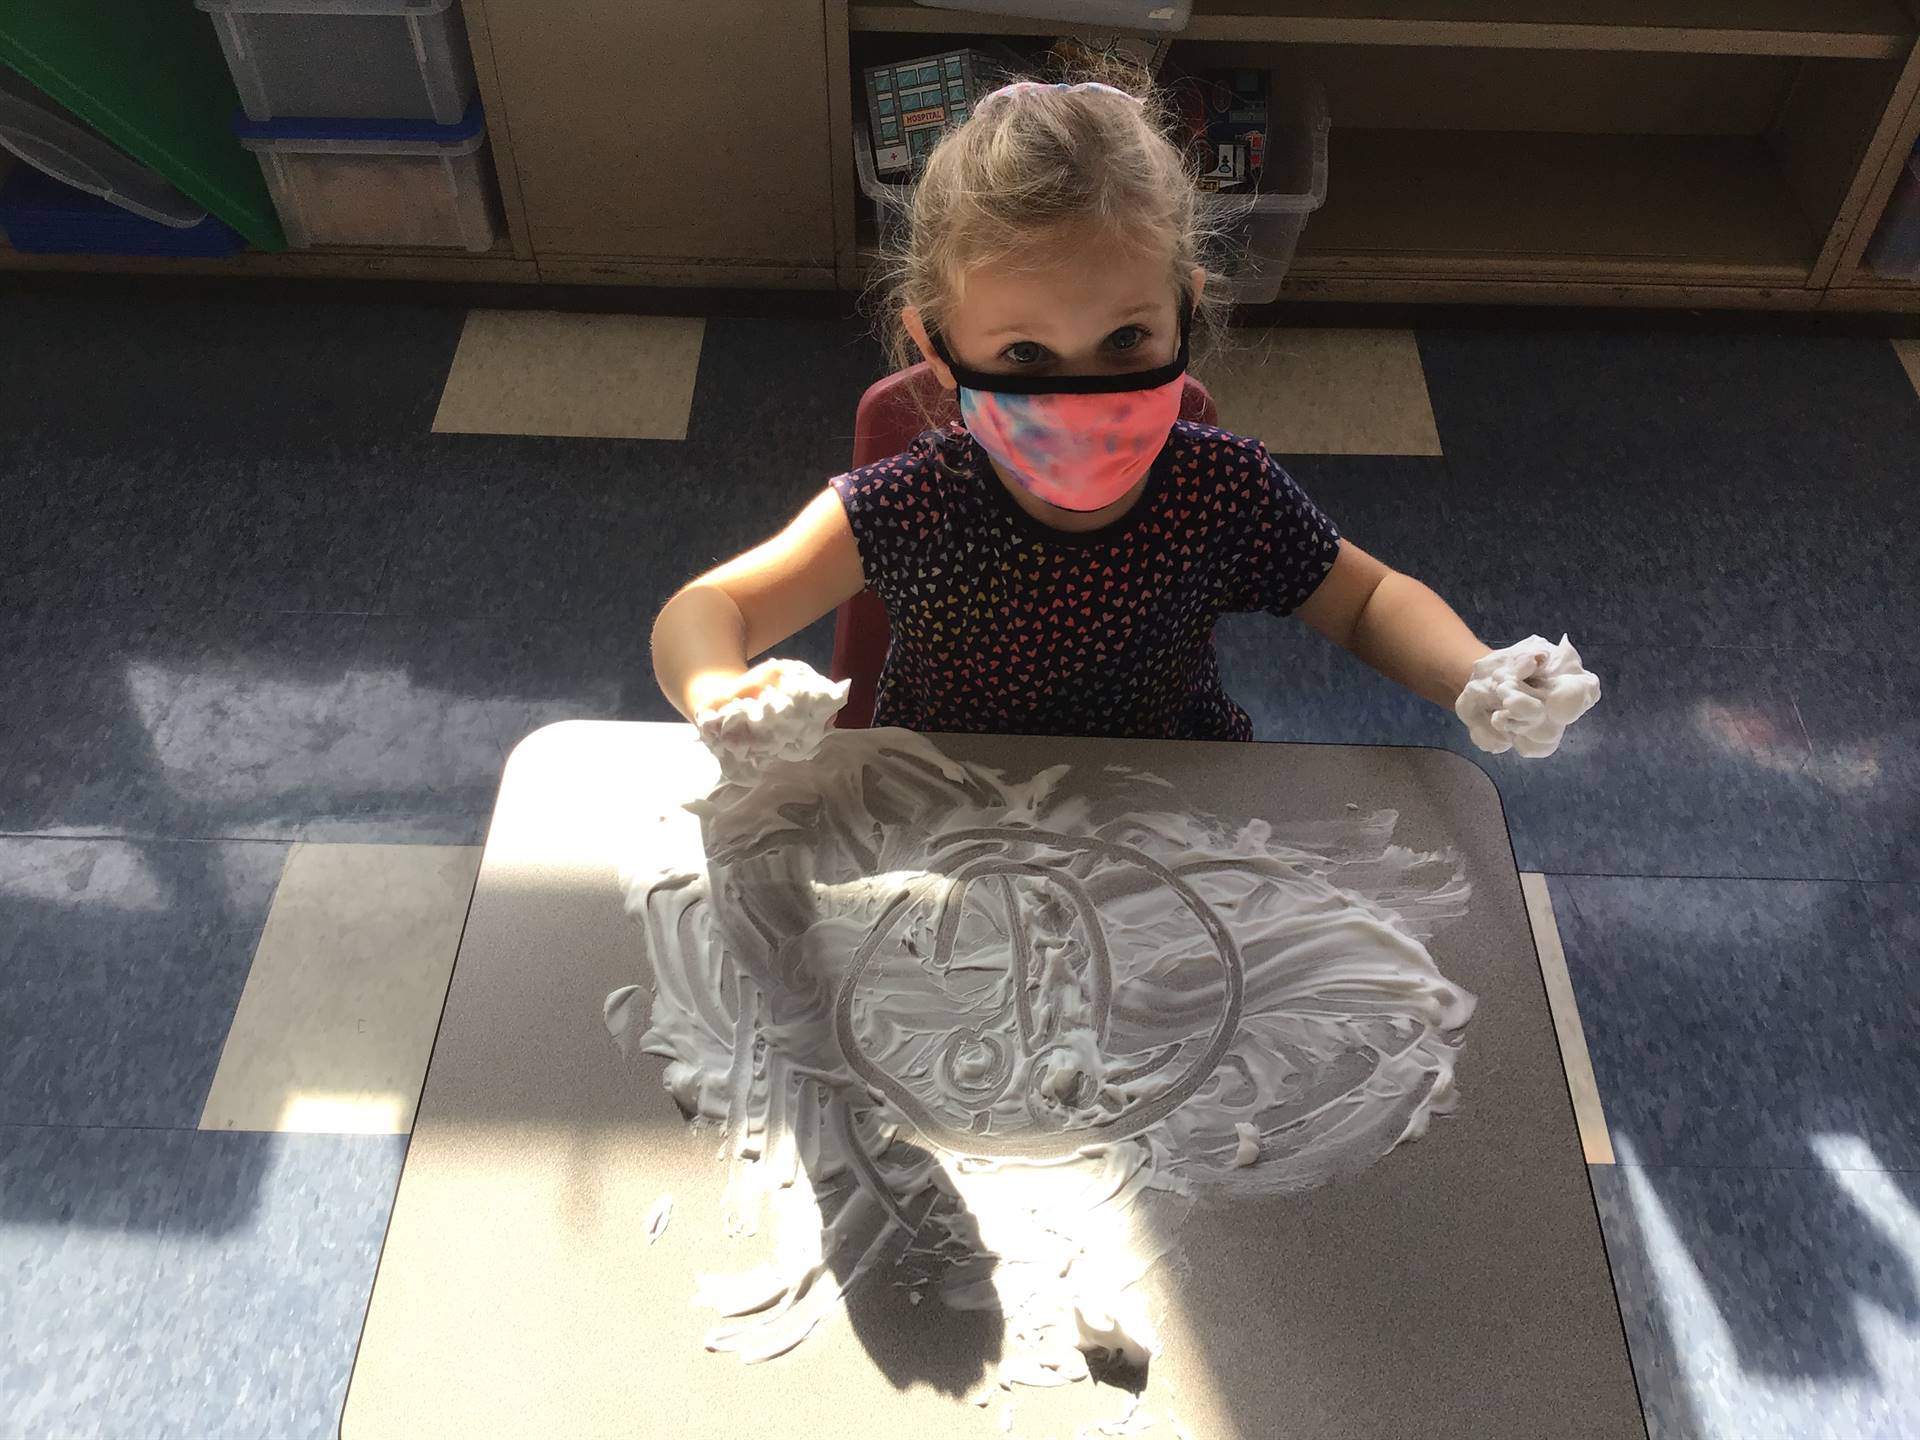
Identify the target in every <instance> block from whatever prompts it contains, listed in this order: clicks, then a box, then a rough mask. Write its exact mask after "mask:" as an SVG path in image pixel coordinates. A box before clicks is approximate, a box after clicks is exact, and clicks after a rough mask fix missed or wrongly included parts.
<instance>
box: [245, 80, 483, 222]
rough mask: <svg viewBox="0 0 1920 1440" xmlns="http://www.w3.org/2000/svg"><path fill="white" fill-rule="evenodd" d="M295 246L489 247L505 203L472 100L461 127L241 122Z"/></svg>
mask: <svg viewBox="0 0 1920 1440" xmlns="http://www.w3.org/2000/svg"><path fill="white" fill-rule="evenodd" d="M233 128H234V133H235V134H236V135H238V136H239V137H240V143H241V144H242V145H244V146H246V147H247V149H249V150H251V151H253V152H254V153H255V154H256V155H258V157H259V159H260V169H261V172H262V173H263V174H264V175H265V176H266V178H267V189H268V190H269V191H271V192H272V194H273V204H274V208H275V209H276V210H278V211H279V212H280V223H281V225H282V226H284V227H285V229H286V232H287V243H288V244H290V245H292V246H293V247H295V248H296V249H305V248H306V247H308V246H312V245H392V246H409V247H410V246H422V247H445V248H459V249H465V250H475V251H480V250H491V249H492V248H493V247H494V244H495V242H496V241H497V240H498V238H499V234H500V221H499V208H498V205H497V204H496V202H495V199H494V193H493V182H492V177H491V175H490V174H489V171H488V167H487V165H486V157H485V152H484V147H485V145H486V143H487V134H486V125H485V123H484V121H483V120H482V118H481V114H480V104H479V102H478V101H475V102H474V104H473V106H472V107H471V108H470V109H469V110H468V111H467V115H466V118H465V119H464V120H463V121H462V122H461V123H460V124H458V125H434V124H430V123H428V122H426V121H420V120H414V121H405V120H402V121H385V120H271V121H267V122H265V123H255V122H253V121H251V120H245V119H237V120H236V121H235V122H234V127H233Z"/></svg>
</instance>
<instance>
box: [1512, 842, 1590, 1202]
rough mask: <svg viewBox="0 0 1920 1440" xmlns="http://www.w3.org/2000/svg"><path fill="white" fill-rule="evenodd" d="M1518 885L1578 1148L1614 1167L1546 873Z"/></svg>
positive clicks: (1525, 877) (1528, 876)
mask: <svg viewBox="0 0 1920 1440" xmlns="http://www.w3.org/2000/svg"><path fill="white" fill-rule="evenodd" d="M1520 889H1521V892H1522V893H1523V894H1524V895H1525V896H1526V898H1527V918H1528V919H1529V920H1530V921H1532V922H1533V943H1534V946H1535V948H1536V949H1538V950H1539V952H1540V975H1541V978H1542V979H1544V980H1545V981H1546V984H1547V1003H1548V1005H1549V1006H1550V1007H1551V1008H1552V1010H1553V1032H1554V1035H1555V1036H1556V1037H1557V1038H1558V1039H1559V1041H1560V1063H1561V1064H1562V1065H1563V1066H1565V1068H1566V1072H1567V1091H1568V1093H1569V1094H1571V1095H1572V1096H1573V1113H1574V1118H1575V1120H1576V1121H1577V1123H1578V1124H1579V1126H1580V1146H1581V1148H1582V1149H1583V1150H1585V1151H1586V1154H1587V1163H1588V1164H1589V1165H1611V1164H1613V1137H1612V1136H1611V1135H1610V1134H1609V1133H1608V1131H1607V1115H1606V1111H1605V1110H1604V1109H1603V1108H1602V1107H1601V1104H1600V1086H1599V1084H1598V1082H1597V1081H1595V1079H1594V1078H1593V1060H1592V1058H1591V1057H1590V1056H1589V1055H1588V1054H1587V1032H1586V1031H1585V1029H1584V1028H1582V1026H1581V1024H1580V1007H1579V1005H1578V1003H1577V1002H1576V1001H1575V1000H1574V995H1573V978H1572V977H1571V976H1570V975H1568V974H1567V952H1566V951H1565V950H1564V949H1562V948H1561V945H1560V925H1559V922H1558V921H1556V920H1555V919H1554V918H1553V895H1552V892H1550V891H1549V890H1548V889H1547V877H1546V876H1544V875H1537V874H1534V873H1531V872H1523V873H1522V874H1521V876H1520Z"/></svg>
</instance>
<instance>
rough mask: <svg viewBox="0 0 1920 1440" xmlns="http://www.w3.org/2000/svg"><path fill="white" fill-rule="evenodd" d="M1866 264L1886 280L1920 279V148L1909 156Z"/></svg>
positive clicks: (1869, 251) (1874, 236) (1876, 233)
mask: <svg viewBox="0 0 1920 1440" xmlns="http://www.w3.org/2000/svg"><path fill="white" fill-rule="evenodd" d="M1867 264H1868V265H1869V266H1871V267H1872V269H1873V273H1874V274H1876V275H1879V276H1881V277H1882V278H1884V279H1887V280H1920V148H1916V149H1915V150H1914V152H1913V154H1912V155H1910V156H1908V157H1907V167H1906V169H1904V170H1902V171H1901V172H1900V183H1899V184H1898V185H1896V186H1895V187H1894V190H1893V198H1892V199H1890V200H1888V201H1887V213H1886V214H1885V215H1883V216H1882V217H1881V219H1880V228H1879V229H1878V230H1875V231H1874V232H1873V243H1872V244H1871V245H1869V246H1868V247H1867Z"/></svg>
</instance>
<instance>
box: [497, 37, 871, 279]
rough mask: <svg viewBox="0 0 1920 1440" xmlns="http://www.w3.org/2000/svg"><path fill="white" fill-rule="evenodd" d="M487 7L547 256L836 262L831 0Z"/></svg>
mask: <svg viewBox="0 0 1920 1440" xmlns="http://www.w3.org/2000/svg"><path fill="white" fill-rule="evenodd" d="M468 3H469V4H472V3H474V0H468ZM482 3H484V6H485V10H486V16H487V21H488V26H489V29H490V30H491V32H492V39H493V48H494V59H495V63H496V65H497V67H498V70H499V77H500V91H501V98H502V99H503V100H504V102H505V109H506V116H505V119H506V124H507V127H508V131H509V134H510V137H511V142H512V146H513V156H514V163H515V166H516V168H517V169H518V170H519V174H520V184H521V187H522V189H523V191H524V192H525V197H526V210H527V229H528V234H529V236H530V238H531V239H532V242H533V247H534V250H535V252H536V253H537V254H540V255H552V256H569V255H575V256H596V257H616V258H622V259H634V260H652V261H661V262H692V263H696V264H697V263H700V262H708V263H712V262H727V263H731V264H735V265H740V264H746V265H753V264H769V265H788V266H795V265H803V266H831V265H832V264H833V198H832V190H833V186H832V174H831V159H830V147H829V143H828V138H827V71H826V64H827V61H826V54H827V51H826V29H825V22H824V20H823V16H822V6H821V0H482ZM495 119H496V121H497V119H498V117H495Z"/></svg>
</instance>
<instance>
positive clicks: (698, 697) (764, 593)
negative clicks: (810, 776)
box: [653, 490, 866, 720]
mask: <svg viewBox="0 0 1920 1440" xmlns="http://www.w3.org/2000/svg"><path fill="white" fill-rule="evenodd" d="M865 586H866V580H865V577H864V576H863V575H862V573H861V569H860V551H859V547H858V546H857V545H856V544H855V543H854V539H853V530H852V527H850V526H849V525H848V524H847V512H846V510H845V509H844V508H843V507H842V505H841V503H840V497H839V496H838V495H836V494H835V493H834V492H833V491H832V490H824V491H822V492H821V493H820V494H819V495H817V496H816V497H815V498H814V499H813V501H812V503H811V504H809V505H808V506H807V508H806V509H804V510H802V511H801V512H800V514H799V515H798V516H797V517H795V519H794V521H793V523H792V524H790V525H788V526H787V528H786V529H784V530H782V531H781V532H780V533H779V534H778V535H776V536H774V537H773V538H772V539H771V540H769V541H767V542H766V543H765V544H763V545H758V546H756V547H755V548H753V549H752V550H749V551H747V553H746V554H744V555H741V556H738V557H736V558H735V559H732V560H729V561H727V562H726V564H724V565H721V566H719V567H717V568H715V569H713V570H709V571H708V572H707V573H706V574H705V575H702V576H701V577H700V578H699V579H697V580H695V581H693V582H692V583H691V584H689V585H687V586H686V587H685V588H683V589H682V590H681V591H680V592H679V593H678V594H677V595H675V596H674V597H673V598H672V599H671V600H669V601H668V602H667V603H666V605H665V607H664V608H662V610H661V611H660V617H659V618H658V619H657V620H655V621H654V622H653V673H654V677H655V678H656V679H657V680H659V682H660V688H661V690H662V691H664V692H665V694H666V697H667V699H668V700H670V701H672V702H673V707H674V708H675V709H676V710H678V711H679V712H680V713H681V714H682V715H684V716H686V717H687V718H688V719H689V720H691V719H693V718H694V717H695V716H696V715H698V713H699V712H700V711H702V710H705V709H710V708H712V707H714V706H716V705H719V704H721V703H723V702H724V701H727V700H731V699H735V698H737V697H740V696H743V695H751V694H753V693H755V692H756V691H757V690H759V689H760V688H761V687H762V686H764V685H767V684H769V683H771V682H772V681H773V680H774V679H775V678H776V676H777V674H778V671H779V667H780V664H781V662H780V661H778V660H773V661H769V662H767V663H765V664H762V665H759V666H755V667H754V668H752V669H749V668H748V666H747V662H748V660H749V659H750V658H751V657H752V656H755V655H758V654H760V653H761V652H762V651H765V650H769V649H771V648H772V647H774V646H775V645H778V644H779V643H780V642H781V641H783V640H785V639H786V638H787V637H788V636H790V635H792V634H794V633H795V632H797V631H800V630H804V629H805V628H806V627H807V626H809V625H811V624H812V623H813V622H814V621H816V620H818V619H819V618H820V617H821V616H822V615H825V614H827V613H828V612H829V611H831V610H833V609H834V608H835V607H836V606H838V605H839V604H840V603H841V602H842V601H844V600H850V599H852V598H853V597H854V596H855V595H857V594H859V593H860V591H861V590H862V589H864V588H865Z"/></svg>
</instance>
